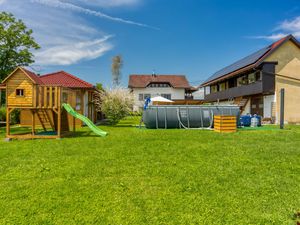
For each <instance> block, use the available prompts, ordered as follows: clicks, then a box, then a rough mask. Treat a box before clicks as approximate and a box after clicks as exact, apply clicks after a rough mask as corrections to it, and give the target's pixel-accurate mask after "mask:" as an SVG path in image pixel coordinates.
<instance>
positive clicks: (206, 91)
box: [205, 86, 210, 95]
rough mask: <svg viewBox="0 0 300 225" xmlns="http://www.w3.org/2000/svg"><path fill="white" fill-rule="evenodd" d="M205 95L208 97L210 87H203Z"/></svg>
mask: <svg viewBox="0 0 300 225" xmlns="http://www.w3.org/2000/svg"><path fill="white" fill-rule="evenodd" d="M205 94H206V95H209V94H210V86H206V87H205Z"/></svg>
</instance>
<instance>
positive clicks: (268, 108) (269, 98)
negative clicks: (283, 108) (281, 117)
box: [264, 95, 276, 118]
mask: <svg viewBox="0 0 300 225" xmlns="http://www.w3.org/2000/svg"><path fill="white" fill-rule="evenodd" d="M275 102H276V99H275V95H266V96H264V118H272V105H273V104H274V103H275Z"/></svg>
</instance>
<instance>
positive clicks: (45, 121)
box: [37, 110, 54, 131]
mask: <svg viewBox="0 0 300 225" xmlns="http://www.w3.org/2000/svg"><path fill="white" fill-rule="evenodd" d="M37 116H38V118H39V120H40V123H41V125H42V127H43V129H44V131H47V128H46V126H47V125H50V126H51V128H52V129H53V130H54V124H53V123H52V121H51V119H50V117H49V115H48V113H47V112H46V111H45V110H37Z"/></svg>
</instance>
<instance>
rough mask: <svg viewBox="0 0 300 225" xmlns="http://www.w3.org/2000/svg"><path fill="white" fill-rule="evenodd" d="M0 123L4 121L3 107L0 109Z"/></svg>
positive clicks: (4, 112) (4, 109) (4, 111)
mask: <svg viewBox="0 0 300 225" xmlns="http://www.w3.org/2000/svg"><path fill="white" fill-rule="evenodd" d="M0 121H1V122H2V121H6V108H5V107H4V106H2V107H0Z"/></svg>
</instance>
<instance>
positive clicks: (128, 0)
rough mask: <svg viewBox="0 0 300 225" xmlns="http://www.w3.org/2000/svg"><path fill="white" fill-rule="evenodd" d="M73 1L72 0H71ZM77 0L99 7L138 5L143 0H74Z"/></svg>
mask: <svg viewBox="0 0 300 225" xmlns="http://www.w3.org/2000/svg"><path fill="white" fill-rule="evenodd" d="M69 1H71V0H69ZM72 1H75V2H78V3H79V4H80V3H83V4H85V5H93V6H99V7H105V8H107V7H123V6H136V5H138V4H140V3H141V0H109V1H108V0H94V1H90V0H72Z"/></svg>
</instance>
